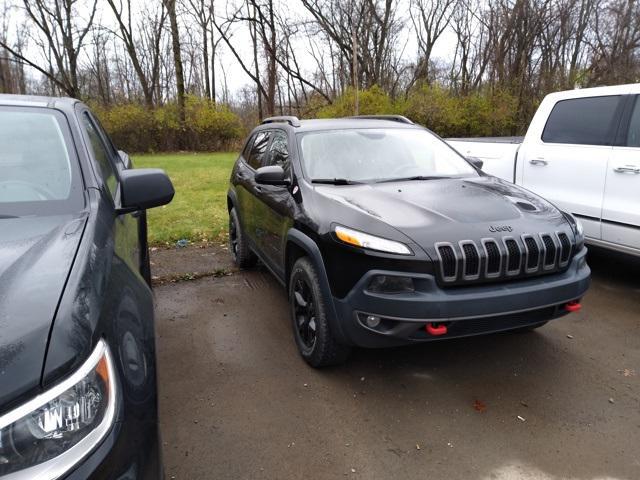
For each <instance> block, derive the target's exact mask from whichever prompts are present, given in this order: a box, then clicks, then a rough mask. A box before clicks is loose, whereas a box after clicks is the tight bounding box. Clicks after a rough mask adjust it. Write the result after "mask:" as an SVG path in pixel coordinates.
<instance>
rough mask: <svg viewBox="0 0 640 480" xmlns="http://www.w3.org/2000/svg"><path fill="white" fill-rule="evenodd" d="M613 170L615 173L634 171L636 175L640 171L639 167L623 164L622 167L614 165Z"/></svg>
mask: <svg viewBox="0 0 640 480" xmlns="http://www.w3.org/2000/svg"><path fill="white" fill-rule="evenodd" d="M613 171H614V172H617V173H635V174H636V175H637V174H639V173H640V167H636V166H635V165H625V166H624V167H616V168H614V169H613Z"/></svg>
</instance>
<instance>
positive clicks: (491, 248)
mask: <svg viewBox="0 0 640 480" xmlns="http://www.w3.org/2000/svg"><path fill="white" fill-rule="evenodd" d="M482 246H483V247H484V254H485V268H484V274H485V276H486V277H487V278H495V277H499V276H500V271H501V270H502V253H501V252H500V248H499V247H498V244H497V243H496V241H495V240H494V239H492V238H483V239H482Z"/></svg>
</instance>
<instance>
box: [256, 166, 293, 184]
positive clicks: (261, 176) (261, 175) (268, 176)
mask: <svg viewBox="0 0 640 480" xmlns="http://www.w3.org/2000/svg"><path fill="white" fill-rule="evenodd" d="M255 179H256V183H260V184H262V185H288V184H289V182H288V181H287V179H286V178H285V173H284V169H283V168H282V167H281V166H280V165H271V166H268V167H261V168H259V169H258V170H256V176H255Z"/></svg>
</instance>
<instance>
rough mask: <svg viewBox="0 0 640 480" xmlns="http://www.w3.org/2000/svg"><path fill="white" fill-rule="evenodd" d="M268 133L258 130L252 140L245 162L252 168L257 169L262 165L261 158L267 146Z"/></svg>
mask: <svg viewBox="0 0 640 480" xmlns="http://www.w3.org/2000/svg"><path fill="white" fill-rule="evenodd" d="M269 133H270V132H260V133H258V134H257V135H256V138H255V140H254V141H253V146H252V147H251V153H249V158H247V162H248V163H249V165H250V166H251V168H253V169H254V170H257V169H258V168H260V167H261V166H262V159H263V158H264V154H265V153H266V152H267V147H268V146H269Z"/></svg>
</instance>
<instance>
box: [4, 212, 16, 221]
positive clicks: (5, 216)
mask: <svg viewBox="0 0 640 480" xmlns="http://www.w3.org/2000/svg"><path fill="white" fill-rule="evenodd" d="M3 218H20V217H18V216H17V215H5V214H4V213H0V220H1V219H3Z"/></svg>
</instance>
